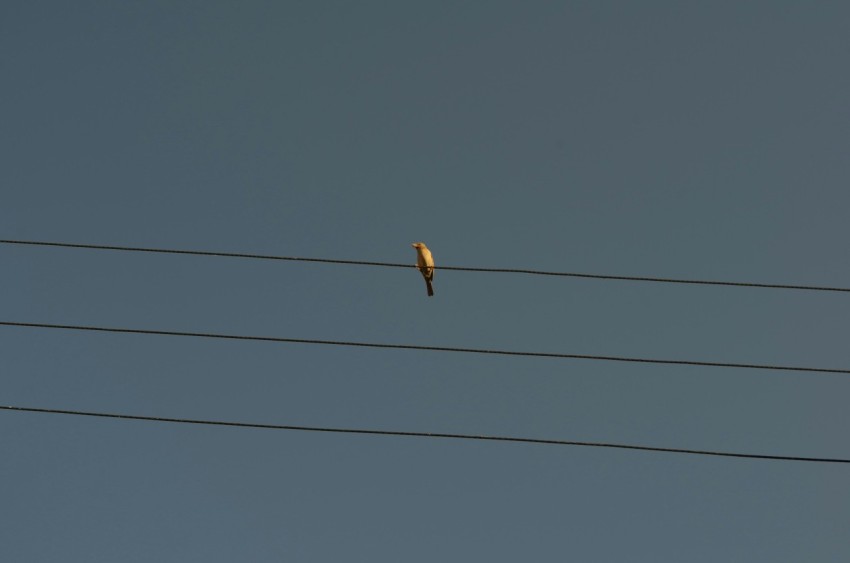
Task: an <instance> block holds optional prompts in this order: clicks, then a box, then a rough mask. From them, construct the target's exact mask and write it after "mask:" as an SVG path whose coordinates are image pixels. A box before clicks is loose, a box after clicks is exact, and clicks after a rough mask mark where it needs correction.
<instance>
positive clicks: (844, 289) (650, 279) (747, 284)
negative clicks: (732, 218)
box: [0, 240, 850, 293]
mask: <svg viewBox="0 0 850 563" xmlns="http://www.w3.org/2000/svg"><path fill="white" fill-rule="evenodd" d="M0 243H2V244H20V245H30V246H53V247H60V248H86V249H94V250H120V251H127V252H154V253H159V254H189V255H193V256H218V257H227V258H250V259H254V260H285V261H290V262H321V263H325V264H348V265H357V266H380V267H384V268H413V267H415V266H413V265H412V264H398V263H393V262H365V261H361V260H333V259H329V258H300V257H296V256H274V255H268V254H245V253H241V252H208V251H203V250H177V249H167V248H143V247H133V246H112V245H100V244H73V243H65V242H44V241H32V240H0ZM435 269H436V270H453V271H456V272H489V273H502V274H530V275H535V276H559V277H571V278H586V279H597V280H620V281H642V282H657V283H679V284H691V285H723V286H733V287H755V288H769V289H797V290H806V291H838V292H848V293H850V288H847V287H826V286H816V285H792V284H777V283H750V282H731V281H714V280H694V279H676V278H659V277H645V276H615V275H606V274H582V273H576V272H551V271H545V270H525V269H517V268H471V267H465V266H437V267H435Z"/></svg>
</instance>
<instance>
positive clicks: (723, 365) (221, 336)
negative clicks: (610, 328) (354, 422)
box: [0, 321, 850, 374]
mask: <svg viewBox="0 0 850 563" xmlns="http://www.w3.org/2000/svg"><path fill="white" fill-rule="evenodd" d="M0 326H14V327H31V328H50V329H61V330H83V331H92V332H114V333H123V334H148V335H158V336H189V337H195V338H217V339H224V340H252V341H261V342H282V343H289V344H321V345H326V346H357V347H362V348H389V349H396V350H424V351H430V352H461V353H468V354H497V355H502V356H523V357H534V358H559V359H574V360H601V361H611V362H637V363H645V364H671V365H685V366H706V367H721V368H743V369H770V370H780V371H804V372H816V373H846V374H850V369H831V368H813V367H798V366H781V365H769V364H738V363H727V362H703V361H693V360H662V359H654V358H629V357H623V356H596V355H588V354H558V353H549V352H517V351H511V350H493V349H485V348H454V347H449V346H420V345H415V344H384V343H375V342H352V341H341V340H315V339H308V338H282V337H277V336H247V335H240V334H220V333H210V332H183V331H176V330H150V329H141V328H114V327H101V326H82V325H59V324H47V323H24V322H13V321H0Z"/></svg>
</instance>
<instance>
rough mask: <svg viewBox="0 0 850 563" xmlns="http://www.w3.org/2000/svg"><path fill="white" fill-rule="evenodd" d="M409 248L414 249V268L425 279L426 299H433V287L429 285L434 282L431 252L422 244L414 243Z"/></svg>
mask: <svg viewBox="0 0 850 563" xmlns="http://www.w3.org/2000/svg"><path fill="white" fill-rule="evenodd" d="M410 246H412V247H413V248H415V249H416V267H417V268H419V271H420V272H422V277H423V278H425V286H426V287H427V288H428V297H433V296H434V287H433V286H432V285H431V283H432V282H433V281H434V258H433V257H432V256H431V251H430V250H428V247H427V246H425V243H424V242H414V243H413V244H411V245H410Z"/></svg>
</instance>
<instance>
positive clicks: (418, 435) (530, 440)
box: [0, 405, 850, 463]
mask: <svg viewBox="0 0 850 563" xmlns="http://www.w3.org/2000/svg"><path fill="white" fill-rule="evenodd" d="M0 409H3V410H8V411H18V412H31V413H49V414H65V415H76V416H92V417H100V418H122V419H125V420H146V421H152V422H170V423H179V424H205V425H210V426H232V427H237V428H263V429H266V430H299V431H305V432H333V433H338V434H372V435H379V436H402V437H406V438H411V437H416V438H453V439H458V440H484V441H490V442H519V443H525V444H548V445H554V446H585V447H592V448H617V449H622V450H642V451H648V452H667V453H677V454H693V455H710V456H720V457H737V458H748V459H770V460H781V461H808V462H819V463H850V459H842V458H825V457H802V456H785V455H764V454H742V453H733V452H718V451H710V450H693V449H684V448H659V447H654V446H635V445H630V444H611V443H606V442H579V441H575V440H548V439H544V438H517V437H511V436H488V435H475V434H453V433H452V434H449V433H445V432H407V431H401V430H368V429H362V428H330V427H323V426H295V425H291V424H257V423H251V422H228V421H223V420H198V419H193V418H167V417H159V416H138V415H130V414H115V413H104V412H88V411H75V410H65V409H44V408H36V407H16V406H2V405H0Z"/></svg>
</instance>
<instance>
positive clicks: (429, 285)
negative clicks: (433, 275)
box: [425, 280, 434, 297]
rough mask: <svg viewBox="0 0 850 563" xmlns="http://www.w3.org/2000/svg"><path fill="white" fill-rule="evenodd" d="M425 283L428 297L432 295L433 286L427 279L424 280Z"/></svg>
mask: <svg viewBox="0 0 850 563" xmlns="http://www.w3.org/2000/svg"><path fill="white" fill-rule="evenodd" d="M425 285H427V286H428V297H434V287H433V286H432V285H431V282H430V281H429V280H425Z"/></svg>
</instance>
